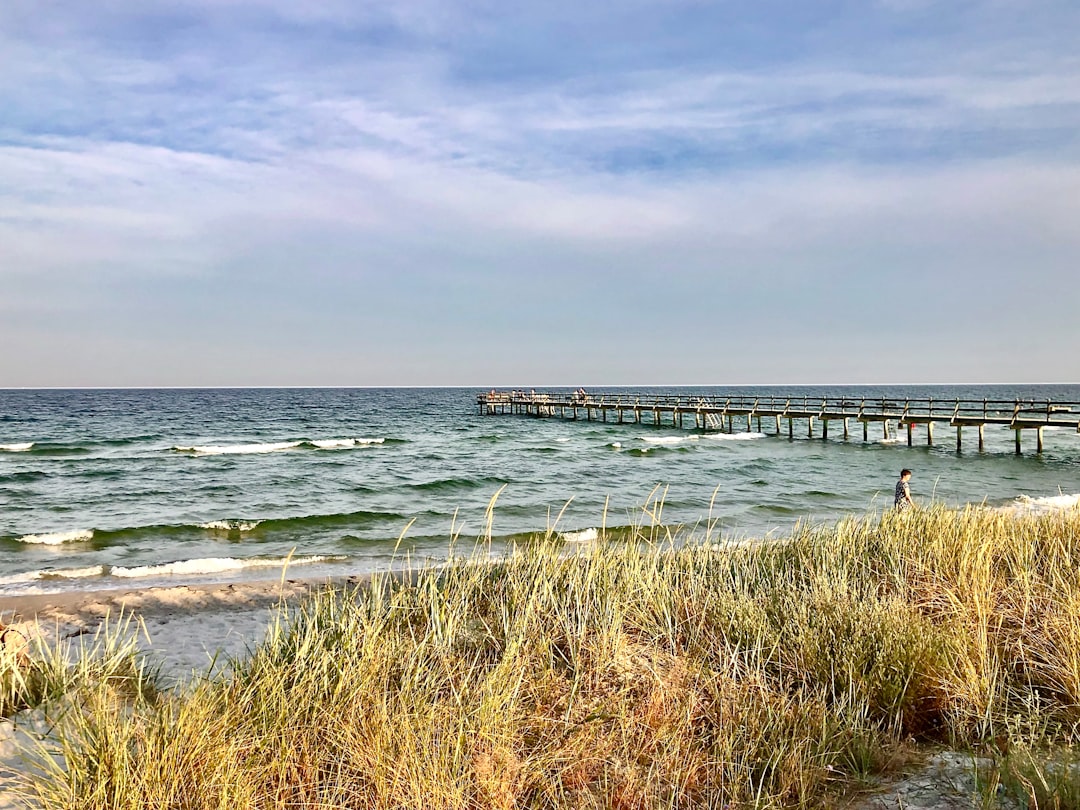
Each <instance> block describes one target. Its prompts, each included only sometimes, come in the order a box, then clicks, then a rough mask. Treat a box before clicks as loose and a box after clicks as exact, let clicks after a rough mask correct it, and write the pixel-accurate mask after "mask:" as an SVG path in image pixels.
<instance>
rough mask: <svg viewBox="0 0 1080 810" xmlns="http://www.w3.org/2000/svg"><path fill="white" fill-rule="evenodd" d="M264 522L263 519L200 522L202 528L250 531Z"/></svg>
mask: <svg viewBox="0 0 1080 810" xmlns="http://www.w3.org/2000/svg"><path fill="white" fill-rule="evenodd" d="M260 523H262V521H261V520H211V521H210V522H209V523H200V524H199V528H200V529H209V530H210V531H221V532H250V531H251V530H252V529H254V528H255V527H256V526H258V525H259V524H260Z"/></svg>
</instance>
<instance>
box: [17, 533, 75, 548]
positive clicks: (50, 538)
mask: <svg viewBox="0 0 1080 810" xmlns="http://www.w3.org/2000/svg"><path fill="white" fill-rule="evenodd" d="M93 537H94V530H93V529H75V530H74V531H70V532H52V533H50V534H28V535H25V536H23V537H20V538H18V540H19V542H20V543H34V544H37V545H44V546H59V545H61V544H63V543H83V542H85V541H87V540H92V539H93Z"/></svg>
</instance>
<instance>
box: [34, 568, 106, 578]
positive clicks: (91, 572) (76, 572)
mask: <svg viewBox="0 0 1080 810" xmlns="http://www.w3.org/2000/svg"><path fill="white" fill-rule="evenodd" d="M40 573H41V579H86V578H88V577H100V576H101V575H102V574H104V573H105V566H103V565H88V566H87V567H86V568H62V569H60V570H58V571H41V572H40Z"/></svg>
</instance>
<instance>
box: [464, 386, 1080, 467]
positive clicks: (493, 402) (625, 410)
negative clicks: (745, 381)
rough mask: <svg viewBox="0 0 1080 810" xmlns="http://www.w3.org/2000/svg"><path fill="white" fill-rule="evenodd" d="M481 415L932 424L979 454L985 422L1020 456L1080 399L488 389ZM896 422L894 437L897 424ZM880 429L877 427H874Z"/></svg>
mask: <svg viewBox="0 0 1080 810" xmlns="http://www.w3.org/2000/svg"><path fill="white" fill-rule="evenodd" d="M476 402H477V405H478V406H479V408H480V413H481V414H486V415H502V414H507V415H509V414H513V415H520V416H532V417H538V418H544V417H547V418H552V417H554V418H562V419H575V420H576V419H585V420H588V421H602V422H609V421H610V422H616V423H618V424H626V423H636V424H651V425H655V426H657V427H659V426H661V425H670V426H671V427H675V428H681V429H686V428H687V426H688V423H689V422H690V420H693V421H692V423H691V425H690V426H691V427H692V428H693V429H695V430H699V431H725V432H728V433H733V432H735V431H736V430H737V429H739V430H742V429H745V430H746V431H747V432H753V431H754V430H755V424H756V430H757V432H758V433H764V432H765V430H764V429H763V425H764V426H766V427H773V428H774V432H775V435H777V436H779V435H781V434H782V433H783V427H784V426H783V422H784V420H787V436H788V438H789V439H794V438H795V423H796V422H798V423H799V424H800V427H801V426H802V425H803V423H805V428H806V433H807V436H808V437H809V438H814V435H815V434H814V429H815V425H817V426H818V429H819V432H820V435H821V438H822V439H828V438H829V426H830V424H835V425H837V426H838V427H839V428H840V430H841V431H842V435H843V438H844V439H849V438H850V436H851V427H852V422H854V423H856V424H861V426H862V440H863V441H864V442H865V441H869V440H870V426H871V425H875V432H878V431H880V432H881V434H882V437H883V438H884V439H885V440H887V441H888V440H898V439H899V432H900V431H902V430H903V431H906V432H907V443H908V446H911V445H912V444H913V443H914V431H915V429H916V426H917V425H919V426H923V427H924V428H925V430H926V443H927V444H928V445H933V444H934V426H935V425H944V426H948V427H954V428H956V449H957V451H958V452H959V451H960V450H961V449H962V448H963V429H964V428H965V427H970V428H976V429H977V431H978V437H979V450H983V449H985V428H986V426H987V425H1002V426H1005V427H1008V428H1010V429H1012V430H1014V431H1015V433H1016V436H1015V446H1016V453H1017V455H1019V454H1020V452H1021V436H1022V434H1023V432H1024V431H1025V430H1027V431H1032V432H1033V433H1034V434H1035V443H1036V444H1035V446H1036V452H1039V453H1041V452H1042V451H1043V431H1044V430H1045V429H1046V428H1048V427H1055V428H1070V429H1072V430H1075V431H1076V432H1077V433H1080V402H1060V401H1059V402H1055V401H1052V400H1032V399H1015V400H993V399H979V400H974V399H948V400H941V399H900V398H896V397H882V398H869V397H867V398H853V397H849V396H836V397H830V396H825V397H806V396H803V397H781V396H773V397H758V396H750V395H745V394H735V395H731V396H726V395H723V394H719V395H717V394H714V395H710V396H674V395H657V394H634V393H626V392H618V393H601V394H594V393H591V392H590V393H587V394H582V393H580V392H579V393H577V394H567V393H537V392H534V391H530V392H524V391H490V392H487V393H480V394H478V395H477V397H476ZM894 425H895V432H894V429H893V426H894ZM877 426H880V427H877Z"/></svg>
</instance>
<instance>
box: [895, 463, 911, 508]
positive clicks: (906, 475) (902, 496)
mask: <svg viewBox="0 0 1080 810" xmlns="http://www.w3.org/2000/svg"><path fill="white" fill-rule="evenodd" d="M910 480H911V470H906V469H905V470H901V471H900V480H899V481H897V482H896V496H895V497H894V498H893V506H894V507H895V508H896V511H897V512H903V511H906V510H908V509H910V508H911V507H913V506H914V505H915V501H913V500H911V487H910V486H909V485H908V481H910Z"/></svg>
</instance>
